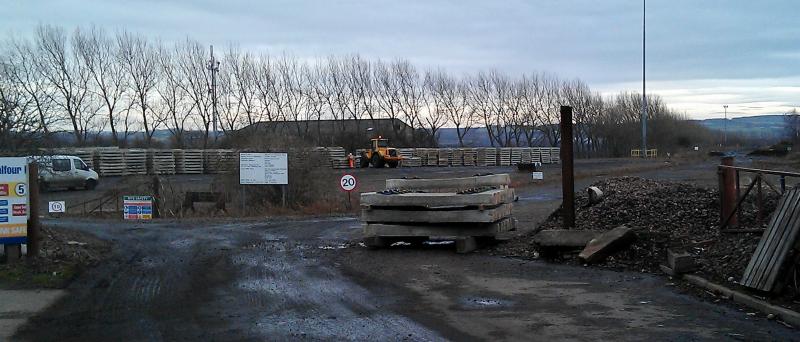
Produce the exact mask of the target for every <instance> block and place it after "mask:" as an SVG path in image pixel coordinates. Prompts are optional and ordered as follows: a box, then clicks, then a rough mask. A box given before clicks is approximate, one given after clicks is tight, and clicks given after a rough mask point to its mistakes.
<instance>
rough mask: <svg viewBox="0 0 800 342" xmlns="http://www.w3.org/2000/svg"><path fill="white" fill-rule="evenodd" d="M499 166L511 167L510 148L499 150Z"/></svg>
mask: <svg viewBox="0 0 800 342" xmlns="http://www.w3.org/2000/svg"><path fill="white" fill-rule="evenodd" d="M499 159H500V166H509V165H511V147H501V148H500V158H499Z"/></svg>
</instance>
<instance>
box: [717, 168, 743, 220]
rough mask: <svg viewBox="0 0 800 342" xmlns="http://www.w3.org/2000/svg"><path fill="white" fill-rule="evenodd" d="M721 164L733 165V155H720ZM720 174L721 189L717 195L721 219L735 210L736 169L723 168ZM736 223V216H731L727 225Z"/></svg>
mask: <svg viewBox="0 0 800 342" xmlns="http://www.w3.org/2000/svg"><path fill="white" fill-rule="evenodd" d="M722 165H725V166H733V157H730V156H728V157H722ZM721 176H722V181H721V185H722V189H720V190H721V191H720V194H719V195H720V199H721V203H720V208H721V209H722V219H721V220H724V219H725V218H726V217H728V216H730V215H731V213H732V212H733V211H734V210H736V209H735V208H736V202H737V196H736V170H734V169H731V168H723V169H722V172H721ZM720 222H722V221H720ZM722 223H724V222H722ZM722 223H721V224H722ZM738 225H739V220H738V219H737V217H736V216H734V217H732V218H731V221H730V222H728V227H737V226H738Z"/></svg>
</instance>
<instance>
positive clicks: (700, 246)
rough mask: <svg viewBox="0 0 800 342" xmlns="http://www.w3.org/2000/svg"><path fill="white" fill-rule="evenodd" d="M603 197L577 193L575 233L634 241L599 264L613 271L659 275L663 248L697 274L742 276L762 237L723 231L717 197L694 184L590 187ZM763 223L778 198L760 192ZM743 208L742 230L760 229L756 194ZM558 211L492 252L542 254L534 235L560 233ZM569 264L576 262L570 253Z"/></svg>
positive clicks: (636, 182) (627, 180)
mask: <svg viewBox="0 0 800 342" xmlns="http://www.w3.org/2000/svg"><path fill="white" fill-rule="evenodd" d="M593 186H596V187H598V188H600V190H602V191H603V193H604V198H603V199H602V201H601V202H600V203H597V204H594V205H592V206H589V199H588V195H587V194H586V193H584V192H580V193H578V194H576V208H577V209H576V222H575V224H576V229H578V230H593V231H599V232H602V231H608V230H611V229H614V228H616V227H619V226H621V225H625V226H627V227H630V228H632V229H633V230H634V231H635V232H636V235H637V239H636V241H635V242H634V243H633V244H632V245H631V246H630V247H628V248H627V249H625V250H622V251H620V252H618V253H616V254H615V255H613V256H612V257H610V258H608V259H607V260H606V261H604V262H603V263H601V264H600V266H603V267H610V268H616V269H624V270H633V271H642V272H660V269H659V265H660V264H664V263H665V261H666V258H667V257H666V250H667V249H668V248H672V249H675V250H679V251H686V252H689V253H691V254H692V255H694V256H695V258H696V261H697V263H698V264H699V270H698V271H699V273H701V274H704V275H705V276H707V277H709V278H712V279H715V280H717V281H727V279H728V278H729V277H733V278H734V279H735V280H737V281H738V280H739V279H740V278H741V275H742V273H743V272H744V269H745V268H746V267H747V263H748V262H749V260H750V257H751V256H752V254H753V251H754V250H755V248H756V245H757V244H758V240H759V238H760V236H761V234H760V233H759V234H746V233H736V234H730V233H721V232H720V230H719V220H720V211H719V195H718V191H717V190H714V189H708V188H703V187H700V186H697V185H693V184H686V183H678V182H667V181H654V180H648V179H642V178H636V177H621V178H610V179H607V180H603V181H599V182H596V183H594V184H593ZM764 194H765V195H764V208H765V216H764V220H763V221H764V222H766V221H767V219H768V217H769V216H768V215H769V214H770V213H771V212H772V211H773V210H774V209H775V206H776V204H777V200H778V199H779V197H778V196H777V194H774V193H769V194H768V193H766V192H765V193H764ZM749 197H750V198H749V199H748V200H747V202H746V203H745V204H744V206H743V214H742V220H741V224H740V227H741V228H762V227H763V226H764V224H763V223H762V224H760V225H759V224H758V223H757V220H756V206H755V196H752V195H751V196H749ZM561 228H562V223H561V213H560V211H556V212H555V213H553V215H551V216H550V218H548V220H546V221H545V222H544V223H543V224H542V225H541V226H540V227H539V228H538V229H537V230H536V231H534V232H532V233H531V234H529V235H526V236H522V237H520V238H517V239H515V240H512V241H510V242H509V243H506V244H502V245H499V246H497V247H496V250H494V251H493V254H500V253H502V254H505V255H513V256H517V257H523V258H536V257H538V256H539V252H540V251H541V249H540V248H538V246H536V245H535V243H534V242H533V239H532V237H533V236H534V235H535V234H536V232H538V231H539V230H543V229H561ZM566 259H567V260H573V262H576V263H577V262H578V261H577V260H576V258H574V254H568V255H566Z"/></svg>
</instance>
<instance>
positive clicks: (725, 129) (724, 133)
mask: <svg viewBox="0 0 800 342" xmlns="http://www.w3.org/2000/svg"><path fill="white" fill-rule="evenodd" d="M722 108H725V121H724V124H723V126H722V147H725V146H727V145H728V105H723V106H722Z"/></svg>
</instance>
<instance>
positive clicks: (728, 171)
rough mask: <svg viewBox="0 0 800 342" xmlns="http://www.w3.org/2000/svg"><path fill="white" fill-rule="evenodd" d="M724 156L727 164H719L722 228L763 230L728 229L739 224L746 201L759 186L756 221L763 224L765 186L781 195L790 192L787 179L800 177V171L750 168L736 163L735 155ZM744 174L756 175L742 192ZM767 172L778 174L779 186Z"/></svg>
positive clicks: (729, 230) (743, 230)
mask: <svg viewBox="0 0 800 342" xmlns="http://www.w3.org/2000/svg"><path fill="white" fill-rule="evenodd" d="M729 158H730V157H726V158H723V164H722V165H719V166H718V167H717V170H718V171H717V174H718V178H719V189H720V191H719V193H720V226H719V227H720V229H721V230H722V231H724V232H759V231H762V230H760V229H755V230H753V229H727V230H726V228H729V227H733V226H738V223H739V221H740V220H741V215H742V210H741V208H742V204H743V203H744V201H745V200H746V199H747V196H748V195H750V193H751V192H752V190H753V189H756V208H757V211H756V220H757V222H758V224H759V225H760V224H761V223H763V221H764V193H763V189H764V188H765V187H764V185H766V188H769V189H770V190H772V191H774V192H775V193H777V194H778V195H783V193H784V192H786V178H787V177H792V178H797V179H800V173H797V172H789V171H780V170H765V169H755V168H747V167H738V166H733V165H732V163H733V158H730V159H729ZM741 173H747V174H753V175H755V176H754V177H753V179H752V180H751V181H750V184H748V185H747V188H746V189H745V191H744V194H742V186H741ZM766 175H772V176H777V177H778V185H777V186H776V185H774V184H772V183H771V182H770V181H769V179H768V178H767V177H765V176H766Z"/></svg>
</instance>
